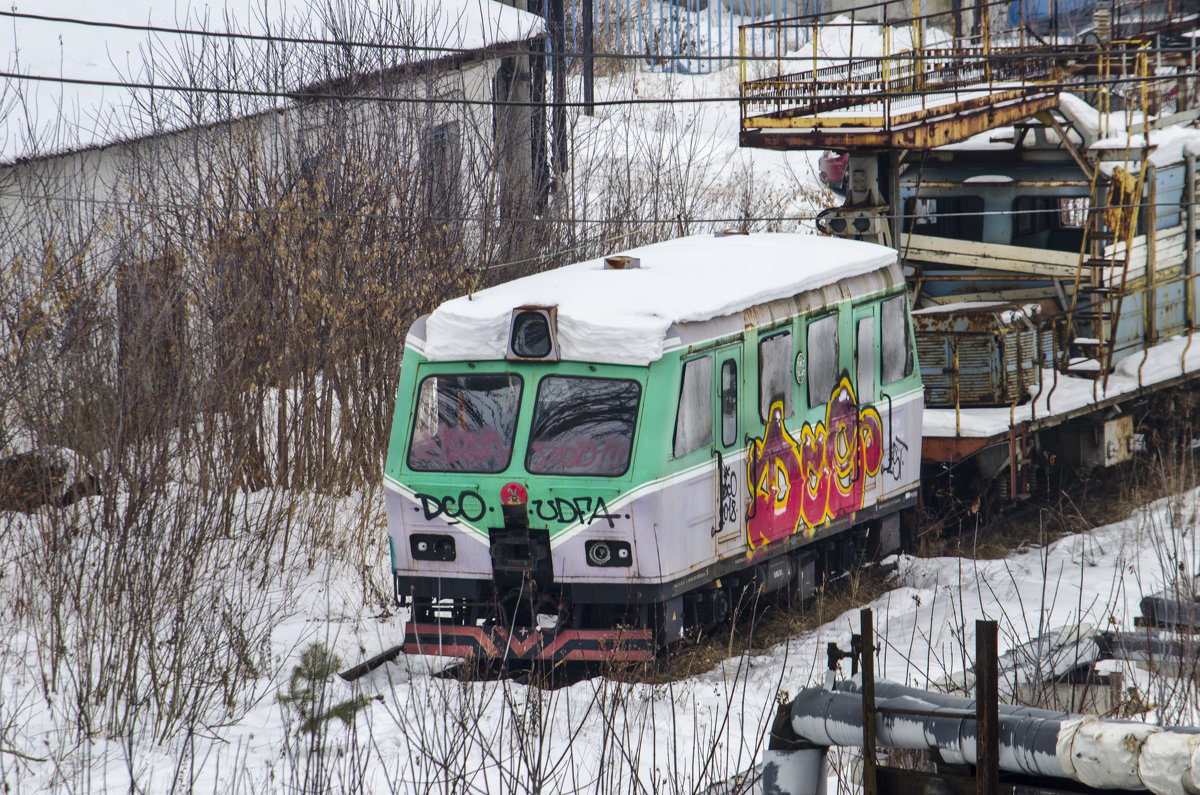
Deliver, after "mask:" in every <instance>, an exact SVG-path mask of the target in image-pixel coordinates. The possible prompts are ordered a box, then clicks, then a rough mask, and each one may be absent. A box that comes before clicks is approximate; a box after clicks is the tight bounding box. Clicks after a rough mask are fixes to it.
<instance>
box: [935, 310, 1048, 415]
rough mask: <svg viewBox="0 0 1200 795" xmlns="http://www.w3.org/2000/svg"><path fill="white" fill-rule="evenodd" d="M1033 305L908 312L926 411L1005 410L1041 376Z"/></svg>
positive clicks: (1035, 311) (1036, 311) (1026, 393)
mask: <svg viewBox="0 0 1200 795" xmlns="http://www.w3.org/2000/svg"><path fill="white" fill-rule="evenodd" d="M1040 313H1041V307H1040V306H1039V305H1038V304H1036V303H1035V304H1031V305H1027V306H1022V305H1021V304H1020V303H1002V302H980V303H970V304H948V305H945V306H936V307H931V308H928V309H920V310H917V311H916V312H914V313H913V328H914V330H915V331H916V336H917V356H918V358H919V359H920V361H921V376H922V378H923V380H924V381H925V403H926V405H927V406H930V407H935V408H936V407H946V408H954V407H968V406H995V407H999V406H1011V405H1013V404H1015V403H1018V402H1023V401H1024V400H1025V399H1027V398H1028V396H1029V388H1030V387H1032V386H1036V385H1037V383H1038V382H1039V380H1040V377H1041V369H1040V364H1039V363H1040V360H1041V359H1042V358H1043V357H1042V356H1041V355H1040V353H1039V349H1038V342H1039V334H1038V331H1037V328H1036V326H1035V325H1034V317H1036V316H1037V315H1039V314H1040Z"/></svg>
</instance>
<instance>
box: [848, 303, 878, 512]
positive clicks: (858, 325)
mask: <svg viewBox="0 0 1200 795" xmlns="http://www.w3.org/2000/svg"><path fill="white" fill-rule="evenodd" d="M875 309H876V304H866V305H863V306H858V307H855V309H854V370H855V372H854V398H855V402H856V404H857V405H858V406H860V407H861V406H869V405H872V404H874V403H875V400H876V392H877V389H878V383H879V331H878V329H879V323H878V321H877V320H876V319H875ZM858 443H859V444H861V443H862V434H861V430H860V431H859V433H858ZM862 468H863V467H862V461H861V458H860V459H859V462H858V463H857V464H856V469H858V470H860V471H858V472H856V473H855V477H858V478H862V480H863V504H864V505H870V504H872V503H874V502H875V500H876V499H877V494H878V489H879V479H878V478H877V477H872V476H870V474H869V473H867V472H863V471H861V470H862Z"/></svg>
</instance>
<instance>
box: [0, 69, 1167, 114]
mask: <svg viewBox="0 0 1200 795" xmlns="http://www.w3.org/2000/svg"><path fill="white" fill-rule="evenodd" d="M1181 77H1187V75H1149V76H1144V77H1142V76H1119V77H1108V78H1103V79H1101V78H1086V77H1085V78H1080V79H1079V80H1077V81H1064V82H1055V83H1041V82H1039V83H1034V84H1032V85H1030V86H1028V89H1029V90H1030V91H1040V92H1046V91H1078V90H1081V89H1090V88H1099V87H1101V86H1116V85H1126V84H1137V83H1157V82H1171V81H1172V80H1177V79H1180V78H1181ZM0 79H5V80H29V81H33V82H45V83H59V84H63V85H84V86H99V87H104V88H124V89H131V90H146V91H166V92H172V93H181V94H200V95H216V96H229V97H253V98H258V99H289V100H293V101H305V100H331V101H336V102H382V103H389V104H417V105H472V106H481V107H519V108H579V109H582V108H592V107H620V106H628V105H699V104H707V103H714V102H741V101H743V100H744V101H747V102H751V103H758V104H771V103H772V102H773V101H774V100H773V98H771V97H764V98H762V99H761V100H760V99H754V98H744V97H742V96H740V95H725V96H700V97H679V96H670V97H626V98H622V99H596V100H592V101H590V102H588V101H586V100H582V99H580V100H562V101H555V100H550V99H547V100H544V101H541V102H536V101H533V100H512V99H470V98H468V97H430V96H423V97H412V96H396V95H388V94H362V93H353V92H344V93H339V92H331V91H305V90H283V89H254V88H233V87H223V88H215V87H212V86H199V85H181V84H176V83H155V82H146V81H135V80H99V79H92V78H84V77H66V76H59V75H38V74H22V73H20V72H10V71H0ZM1015 82H1016V81H1002V82H1000V83H999V84H998V85H1000V86H1003V87H1005V88H1009V89H1010V88H1012V87H1013V86H1012V84H1013V83H1015ZM985 87H986V84H975V83H968V84H964V85H961V86H947V87H945V88H942V89H940V90H939V89H930V90H929V93H931V94H938V93H945V94H949V93H953V92H954V91H956V90H958V91H964V90H979V89H981V88H985ZM912 94H913V92H912V91H911V90H904V91H899V90H898V91H894V92H887V91H875V92H872V93H871V94H870V95H869V96H868V101H869V102H876V101H878V100H882V99H900V98H908V97H911V96H912ZM853 104H855V103H853V102H850V103H848V105H849V106H853Z"/></svg>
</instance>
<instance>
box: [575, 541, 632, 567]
mask: <svg viewBox="0 0 1200 795" xmlns="http://www.w3.org/2000/svg"><path fill="white" fill-rule="evenodd" d="M583 549H584V552H585V553H586V554H587V562H588V565H589V566H626V567H628V566H632V565H633V550H632V549H631V548H630V546H629V542H628V541H600V540H598V539H597V540H593V541H586V542H584V545H583Z"/></svg>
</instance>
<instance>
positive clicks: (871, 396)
mask: <svg viewBox="0 0 1200 795" xmlns="http://www.w3.org/2000/svg"><path fill="white" fill-rule="evenodd" d="M856 343H857V344H856V345H855V350H854V358H855V361H856V364H857V370H858V372H857V373H856V375H857V376H858V380H857V381H856V382H855V384H854V389H855V392H854V394H855V396H856V397H857V398H858V400H859V402H860V403H874V402H875V373H876V372H877V371H878V369H879V366H878V364H877V362H878V361H879V356H878V355H877V353H878V343H877V341H876V336H875V318H873V317H864V318H862V319H861V320H859V321H858V339H857V340H856Z"/></svg>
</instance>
